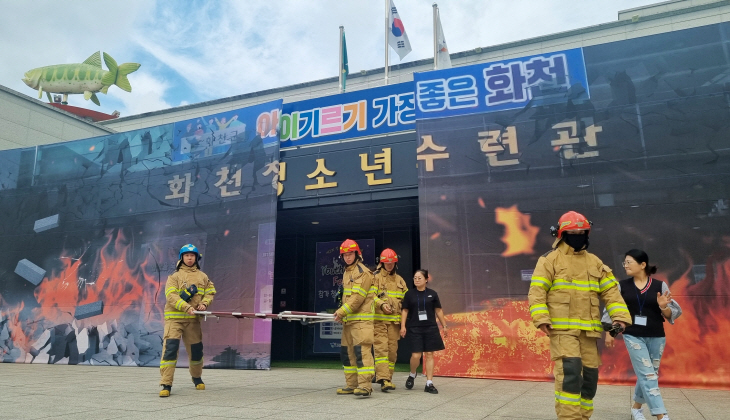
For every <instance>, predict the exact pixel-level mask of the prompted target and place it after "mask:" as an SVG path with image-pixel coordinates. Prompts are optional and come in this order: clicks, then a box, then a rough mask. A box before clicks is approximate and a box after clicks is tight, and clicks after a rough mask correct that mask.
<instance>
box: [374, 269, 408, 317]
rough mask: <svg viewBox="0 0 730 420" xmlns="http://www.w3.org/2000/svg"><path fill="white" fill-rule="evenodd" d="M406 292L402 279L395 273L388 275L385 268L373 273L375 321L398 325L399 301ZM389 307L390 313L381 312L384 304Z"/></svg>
mask: <svg viewBox="0 0 730 420" xmlns="http://www.w3.org/2000/svg"><path fill="white" fill-rule="evenodd" d="M407 291H408V286H407V285H406V281H405V280H403V277H401V276H400V275H398V274H397V273H393V274H390V273H388V271H387V270H386V269H385V267H380V270H378V271H376V272H375V292H374V300H375V321H376V322H398V323H400V314H401V301H402V300H403V297H404V296H405V295H406V292H407ZM386 303H387V304H388V305H390V308H391V310H392V313H390V314H386V313H385V312H383V305H384V304H386Z"/></svg>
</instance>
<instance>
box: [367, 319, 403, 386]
mask: <svg viewBox="0 0 730 420" xmlns="http://www.w3.org/2000/svg"><path fill="white" fill-rule="evenodd" d="M374 329H375V345H374V346H373V347H374V350H375V376H376V377H377V378H378V381H380V380H383V379H387V380H389V381H390V380H392V379H393V371H394V370H395V361H396V359H397V358H398V340H399V339H400V324H398V323H395V322H378V321H375V324H374Z"/></svg>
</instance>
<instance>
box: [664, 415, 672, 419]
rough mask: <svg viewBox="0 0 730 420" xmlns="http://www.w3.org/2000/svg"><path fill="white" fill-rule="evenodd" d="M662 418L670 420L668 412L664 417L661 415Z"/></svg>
mask: <svg viewBox="0 0 730 420" xmlns="http://www.w3.org/2000/svg"><path fill="white" fill-rule="evenodd" d="M662 420H672V419H670V418H669V414H665V415H664V417H662Z"/></svg>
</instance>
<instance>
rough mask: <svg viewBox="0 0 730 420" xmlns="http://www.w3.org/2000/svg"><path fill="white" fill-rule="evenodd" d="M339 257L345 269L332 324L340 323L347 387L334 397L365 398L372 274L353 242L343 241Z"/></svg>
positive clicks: (371, 367)
mask: <svg viewBox="0 0 730 420" xmlns="http://www.w3.org/2000/svg"><path fill="white" fill-rule="evenodd" d="M340 256H341V257H342V259H343V260H344V262H345V265H346V268H345V272H344V273H343V275H342V287H343V295H342V306H341V307H340V308H339V309H337V311H336V312H335V321H337V322H342V323H343V328H342V341H341V347H340V358H341V359H342V366H343V367H344V369H345V381H346V382H347V385H346V386H345V387H344V388H340V389H338V390H337V394H339V395H345V394H354V395H358V396H361V397H369V396H370V394H372V392H373V386H372V383H371V380H372V377H373V375H374V374H375V367H374V364H373V355H372V347H373V319H374V315H375V314H374V303H373V294H374V292H375V288H374V284H373V274H372V272H371V271H370V270H369V269H368V268H367V267H366V266H365V265H364V264H363V263H362V251H360V246H358V244H357V242H355V241H353V240H352V239H347V240H346V241H345V242H343V243H342V245H340Z"/></svg>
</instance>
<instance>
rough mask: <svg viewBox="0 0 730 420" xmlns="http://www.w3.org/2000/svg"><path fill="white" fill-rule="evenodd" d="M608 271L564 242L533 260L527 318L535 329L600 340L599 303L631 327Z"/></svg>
mask: <svg viewBox="0 0 730 420" xmlns="http://www.w3.org/2000/svg"><path fill="white" fill-rule="evenodd" d="M617 286H618V282H617V281H616V278H615V277H614V276H613V273H612V272H611V269H610V268H609V267H608V266H606V265H604V264H603V262H601V260H600V259H598V257H596V256H595V255H593V254H591V253H589V252H587V251H585V250H583V251H579V252H575V251H574V250H573V248H571V247H570V246H569V245H568V244H566V243H565V242H564V241H559V243H558V245H557V247H556V248H554V249H553V250H552V251H550V252H548V253H546V254H545V255H543V256H542V257H540V259H538V260H537V266H536V267H535V271H534V273H533V274H532V282H531V283H530V292H529V294H528V296H527V298H528V300H529V303H530V315H531V316H532V322H533V324H535V327H539V326H540V325H542V324H547V325H550V326H552V329H553V330H552V333H553V334H569V335H575V336H578V335H580V332H581V330H582V331H586V335H587V336H588V337H594V338H600V337H601V332H602V331H603V328H602V326H601V313H600V310H599V300H598V298H599V297H600V298H601V300H603V302H604V303H605V304H606V309H607V310H608V313H609V315H610V316H611V319H613V320H614V321H623V322H625V323H626V324H627V325H629V324H631V315H630V314H629V310H628V308H627V307H626V303H625V302H624V299H623V298H622V297H621V292H620V291H619V288H618V287H617Z"/></svg>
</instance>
